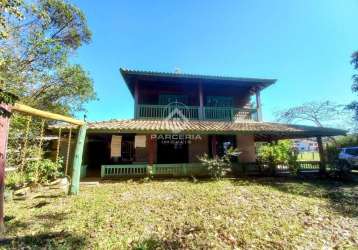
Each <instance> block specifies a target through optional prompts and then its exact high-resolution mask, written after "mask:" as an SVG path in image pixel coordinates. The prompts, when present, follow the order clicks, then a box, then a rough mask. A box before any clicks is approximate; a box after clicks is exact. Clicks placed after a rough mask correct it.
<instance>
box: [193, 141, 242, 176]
mask: <svg viewBox="0 0 358 250" xmlns="http://www.w3.org/2000/svg"><path fill="white" fill-rule="evenodd" d="M239 154H240V153H239V152H238V150H237V149H233V148H229V149H228V150H227V152H226V153H225V155H224V156H222V157H219V156H215V157H214V158H210V157H209V156H208V155H207V154H204V155H202V156H200V157H198V159H199V160H200V162H201V164H203V165H204V166H206V168H207V170H208V172H209V174H210V176H211V178H213V179H216V180H218V179H221V178H222V177H224V176H225V175H226V174H227V173H228V172H230V171H231V166H232V164H231V160H232V159H233V157H238V155H239Z"/></svg>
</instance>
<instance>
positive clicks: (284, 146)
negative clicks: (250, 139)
mask: <svg viewBox="0 0 358 250" xmlns="http://www.w3.org/2000/svg"><path fill="white" fill-rule="evenodd" d="M257 156H258V159H259V161H261V162H263V163H267V164H268V165H269V166H270V168H271V171H273V172H274V169H275V167H276V166H277V165H280V164H282V165H288V166H289V167H290V168H291V170H292V171H293V172H297V171H298V164H297V152H296V151H295V148H294V146H293V142H292V141H291V140H280V141H278V142H277V143H271V144H269V143H267V144H263V145H261V146H260V147H259V149H258V155H257Z"/></svg>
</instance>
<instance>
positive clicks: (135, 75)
mask: <svg viewBox="0 0 358 250" xmlns="http://www.w3.org/2000/svg"><path fill="white" fill-rule="evenodd" d="M120 72H121V74H122V77H123V79H124V81H125V82H126V84H127V86H128V88H129V90H130V92H131V93H132V95H133V94H134V84H135V82H138V81H142V80H150V81H152V82H155V83H156V84H168V82H171V81H175V82H177V83H178V82H180V83H184V82H185V83H193V84H197V83H198V82H199V81H200V82H201V83H203V84H206V83H210V84H212V83H216V84H231V85H236V86H241V87H254V88H257V89H264V88H266V87H268V86H270V85H271V84H273V83H275V82H276V79H262V78H261V79H260V78H248V77H232V76H218V75H198V74H184V73H171V72H154V71H141V70H129V69H123V68H121V69H120Z"/></svg>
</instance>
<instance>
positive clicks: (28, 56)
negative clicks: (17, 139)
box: [0, 0, 95, 114]
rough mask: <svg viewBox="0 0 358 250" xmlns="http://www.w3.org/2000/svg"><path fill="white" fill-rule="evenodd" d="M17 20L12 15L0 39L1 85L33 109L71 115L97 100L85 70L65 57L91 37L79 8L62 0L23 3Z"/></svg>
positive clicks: (87, 41) (40, 0)
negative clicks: (2, 37)
mask: <svg viewBox="0 0 358 250" xmlns="http://www.w3.org/2000/svg"><path fill="white" fill-rule="evenodd" d="M22 6H23V8H24V9H26V11H25V14H24V18H22V19H21V20H18V19H10V20H9V22H8V26H9V27H10V28H9V36H8V38H6V39H2V40H0V58H1V59H0V78H2V79H4V81H5V89H6V91H9V92H11V93H13V94H15V95H17V96H19V98H20V101H22V102H25V103H26V104H29V105H31V106H33V107H35V108H40V109H46V110H50V111H54V112H58V113H63V114H70V113H72V112H74V111H76V110H81V109H82V105H83V104H84V103H85V102H87V101H90V100H93V99H94V98H95V93H94V89H93V84H92V80H91V78H90V77H89V76H88V73H87V72H86V71H85V70H83V68H82V67H81V66H80V65H71V64H69V57H70V56H71V55H72V54H73V53H74V52H75V51H76V50H77V49H78V48H79V47H80V46H82V45H83V44H87V43H89V42H90V40H91V32H90V31H89V29H88V26H87V21H86V18H85V16H84V14H83V12H82V11H81V10H80V9H78V8H77V7H76V6H74V5H73V4H70V3H68V2H65V1H63V0H38V1H34V2H33V1H29V2H25V3H23V4H22Z"/></svg>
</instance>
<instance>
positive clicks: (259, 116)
mask: <svg viewBox="0 0 358 250" xmlns="http://www.w3.org/2000/svg"><path fill="white" fill-rule="evenodd" d="M255 93H256V110H257V121H259V122H261V121H262V107H261V95H260V90H259V89H256V91H255Z"/></svg>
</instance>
